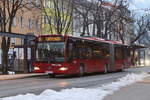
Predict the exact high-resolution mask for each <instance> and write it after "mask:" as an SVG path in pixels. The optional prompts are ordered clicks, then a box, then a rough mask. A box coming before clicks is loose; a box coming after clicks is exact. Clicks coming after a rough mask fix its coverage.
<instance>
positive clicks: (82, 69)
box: [79, 66, 84, 77]
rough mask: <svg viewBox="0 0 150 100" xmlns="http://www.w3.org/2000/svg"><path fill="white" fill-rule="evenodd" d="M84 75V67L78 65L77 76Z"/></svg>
mask: <svg viewBox="0 0 150 100" xmlns="http://www.w3.org/2000/svg"><path fill="white" fill-rule="evenodd" d="M83 75H84V67H83V66H80V67H79V76H80V77H82V76H83Z"/></svg>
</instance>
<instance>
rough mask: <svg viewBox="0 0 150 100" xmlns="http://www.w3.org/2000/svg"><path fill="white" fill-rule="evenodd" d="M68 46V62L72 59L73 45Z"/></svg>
mask: <svg viewBox="0 0 150 100" xmlns="http://www.w3.org/2000/svg"><path fill="white" fill-rule="evenodd" d="M68 46H69V47H68V49H69V50H68V61H71V60H72V59H73V43H69V45H68Z"/></svg>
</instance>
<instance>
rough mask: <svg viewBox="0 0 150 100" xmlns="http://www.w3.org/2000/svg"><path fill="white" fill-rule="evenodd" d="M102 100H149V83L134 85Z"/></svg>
mask: <svg viewBox="0 0 150 100" xmlns="http://www.w3.org/2000/svg"><path fill="white" fill-rule="evenodd" d="M104 100H150V83H135V84H134V85H131V86H128V87H125V88H122V89H121V90H119V91H117V92H115V93H114V94H113V95H109V96H107V97H106V98H104Z"/></svg>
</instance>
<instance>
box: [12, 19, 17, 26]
mask: <svg viewBox="0 0 150 100" xmlns="http://www.w3.org/2000/svg"><path fill="white" fill-rule="evenodd" d="M12 24H13V26H16V25H17V24H16V17H14V18H13V23H12Z"/></svg>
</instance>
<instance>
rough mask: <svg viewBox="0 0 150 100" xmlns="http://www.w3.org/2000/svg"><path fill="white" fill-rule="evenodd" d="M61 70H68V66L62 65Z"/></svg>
mask: <svg viewBox="0 0 150 100" xmlns="http://www.w3.org/2000/svg"><path fill="white" fill-rule="evenodd" d="M59 70H61V71H66V70H68V67H61V68H60V69H59Z"/></svg>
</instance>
